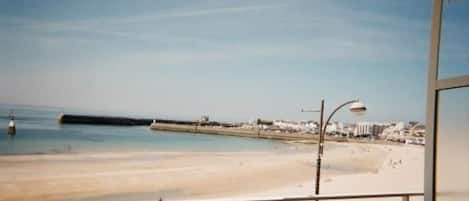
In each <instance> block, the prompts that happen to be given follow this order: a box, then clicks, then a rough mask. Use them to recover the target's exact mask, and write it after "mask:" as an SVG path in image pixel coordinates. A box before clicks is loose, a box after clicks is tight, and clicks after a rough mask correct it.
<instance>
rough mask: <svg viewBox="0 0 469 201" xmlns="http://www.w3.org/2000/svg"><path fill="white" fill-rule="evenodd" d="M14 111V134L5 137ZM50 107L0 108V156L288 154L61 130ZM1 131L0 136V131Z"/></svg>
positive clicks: (151, 135)
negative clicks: (145, 152)
mask: <svg viewBox="0 0 469 201" xmlns="http://www.w3.org/2000/svg"><path fill="white" fill-rule="evenodd" d="M11 109H12V110H14V112H15V116H16V126H17V130H16V135H15V136H14V137H11V136H9V135H8V134H7V127H8V121H9V119H8V113H9V111H10V110H11ZM59 113H60V111H59V110H58V109H54V108H43V107H29V106H12V105H0V154H1V155H9V154H51V153H83V152H109V151H228V152H233V151H263V150H279V149H288V148H289V146H291V145H287V144H284V143H281V142H278V141H271V140H259V139H250V138H239V137H228V136H213V135H204V134H190V133H174V132H165V131H153V130H150V129H149V128H148V127H146V126H138V127H126V126H93V125H61V124H59V123H58V121H57V117H58V115H59ZM2 130H3V131H2Z"/></svg>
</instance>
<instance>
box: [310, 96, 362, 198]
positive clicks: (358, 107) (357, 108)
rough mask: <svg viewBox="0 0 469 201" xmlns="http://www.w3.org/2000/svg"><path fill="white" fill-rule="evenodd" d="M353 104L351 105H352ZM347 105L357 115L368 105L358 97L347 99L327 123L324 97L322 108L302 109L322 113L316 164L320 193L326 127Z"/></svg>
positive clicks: (335, 110)
mask: <svg viewBox="0 0 469 201" xmlns="http://www.w3.org/2000/svg"><path fill="white" fill-rule="evenodd" d="M350 104H351V105H350ZM346 105H350V111H351V112H352V113H355V114H357V115H364V114H365V112H366V106H365V105H364V104H363V103H361V102H360V101H359V100H358V99H357V100H351V101H347V102H345V103H343V104H341V105H339V106H337V108H335V109H334V110H333V111H332V113H331V114H330V115H329V117H327V120H326V124H323V122H324V99H322V100H321V109H320V110H304V109H301V112H319V113H320V119H319V142H318V158H317V161H316V162H317V164H316V188H315V194H316V195H318V194H319V180H320V177H321V160H322V155H323V153H324V135H325V134H326V129H327V125H328V124H329V121H331V119H332V116H334V114H335V113H336V112H337V111H338V110H340V109H341V108H343V107H345V106H346Z"/></svg>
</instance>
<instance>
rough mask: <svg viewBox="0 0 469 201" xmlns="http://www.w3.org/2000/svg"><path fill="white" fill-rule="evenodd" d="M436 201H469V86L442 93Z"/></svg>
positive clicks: (438, 133) (438, 129)
mask: <svg viewBox="0 0 469 201" xmlns="http://www.w3.org/2000/svg"><path fill="white" fill-rule="evenodd" d="M439 97H440V98H439V106H438V108H439V109H438V123H437V149H436V150H437V159H436V163H437V164H436V197H437V201H460V200H469V171H468V170H469V101H468V100H469V87H465V88H458V89H451V90H445V91H442V92H440V96H439Z"/></svg>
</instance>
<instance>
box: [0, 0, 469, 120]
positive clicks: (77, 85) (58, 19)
mask: <svg viewBox="0 0 469 201" xmlns="http://www.w3.org/2000/svg"><path fill="white" fill-rule="evenodd" d="M430 16H431V2H430V1H425V0H414V1H408V0H392V1H384V0H355V1H348V0H333V1H332V0H314V1H311V0H290V1H285V0H268V1H267V0H266V1H262V0H252V1H227V0H216V1H215V0H214V1H194V0H187V1H148V0H136V1H122V0H112V1H108V0H100V1H95V0H83V1H68V0H64V1H58V0H54V1H52V0H43V1H4V0H0V44H1V46H0V72H1V73H0V103H9V104H26V105H43V106H55V107H61V108H64V109H63V110H65V111H67V110H71V109H73V108H74V109H77V108H78V109H82V110H86V111H108V112H112V113H114V114H122V115H124V114H125V115H150V116H155V117H161V118H178V119H196V118H199V117H200V116H201V115H209V116H210V117H211V119H212V120H223V121H245V120H250V119H254V118H262V119H288V120H309V119H312V120H317V116H318V115H317V114H311V113H300V112H299V111H300V109H301V108H306V109H317V108H319V104H320V100H321V99H322V98H323V99H325V101H326V110H327V111H331V110H332V109H333V108H334V107H335V106H337V105H338V104H341V103H342V102H345V101H348V100H351V99H357V98H358V99H360V100H361V101H362V102H364V103H365V104H366V106H367V107H368V112H367V114H366V115H365V116H362V117H356V116H354V115H352V114H351V113H350V112H348V111H347V110H342V111H341V112H339V113H338V114H337V116H336V117H335V118H334V119H335V120H338V121H345V122H355V121H397V120H403V121H409V120H418V121H424V116H425V105H426V84H427V67H428V53H429V41H430V40H429V36H430ZM450 49H451V48H450ZM462 61H469V60H464V59H463V60H462ZM450 63H451V62H450Z"/></svg>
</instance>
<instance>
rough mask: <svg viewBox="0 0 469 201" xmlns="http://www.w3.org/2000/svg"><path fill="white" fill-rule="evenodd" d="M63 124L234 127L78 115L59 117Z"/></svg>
mask: <svg viewBox="0 0 469 201" xmlns="http://www.w3.org/2000/svg"><path fill="white" fill-rule="evenodd" d="M58 120H59V123H61V124H90V125H119V126H150V125H151V124H152V123H153V122H156V123H163V124H174V125H188V126H195V125H201V126H221V127H233V126H234V125H233V124H230V123H223V122H216V121H208V122H198V121H183V120H171V119H145V118H129V117H115V116H93V115H76V114H60V115H59V117H58Z"/></svg>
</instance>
